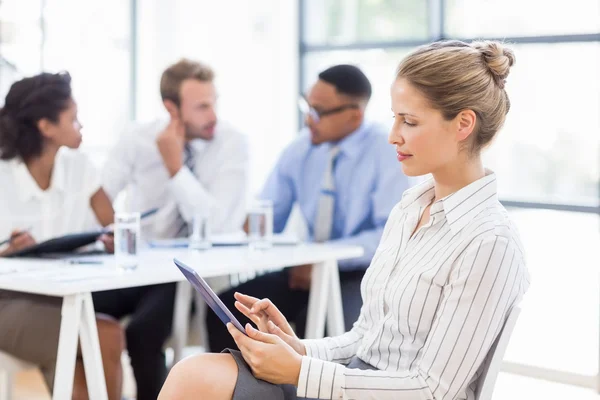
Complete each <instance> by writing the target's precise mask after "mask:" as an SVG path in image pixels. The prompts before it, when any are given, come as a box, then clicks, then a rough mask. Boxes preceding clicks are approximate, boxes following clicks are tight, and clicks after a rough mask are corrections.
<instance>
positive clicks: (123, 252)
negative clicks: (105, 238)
mask: <svg viewBox="0 0 600 400" xmlns="http://www.w3.org/2000/svg"><path fill="white" fill-rule="evenodd" d="M139 241H140V213H138V212H119V213H116V214H115V262H116V264H117V268H118V269H120V270H121V271H133V270H134V269H136V268H137V266H138V262H139V254H138V246H139Z"/></svg>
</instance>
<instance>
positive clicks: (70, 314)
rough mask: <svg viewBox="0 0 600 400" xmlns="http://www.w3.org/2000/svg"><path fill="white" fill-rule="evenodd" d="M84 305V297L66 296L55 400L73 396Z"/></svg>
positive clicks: (59, 345) (67, 398) (57, 365)
mask: <svg viewBox="0 0 600 400" xmlns="http://www.w3.org/2000/svg"><path fill="white" fill-rule="evenodd" d="M82 303H83V296H82V295H72V296H65V297H64V298H63V304H62V313H61V316H62V317H61V321H60V336H59V339H58V354H57V358H56V374H55V376H54V393H53V396H52V398H53V399H54V400H71V396H72V394H73V378H74V376H75V361H76V358H77V342H78V339H79V325H80V322H81V308H82Z"/></svg>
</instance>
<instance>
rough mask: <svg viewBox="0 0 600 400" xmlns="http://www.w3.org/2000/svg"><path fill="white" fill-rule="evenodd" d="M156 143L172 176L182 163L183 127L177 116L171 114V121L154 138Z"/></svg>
mask: <svg viewBox="0 0 600 400" xmlns="http://www.w3.org/2000/svg"><path fill="white" fill-rule="evenodd" d="M156 145H157V147H158V151H159V152H160V155H161V157H162V159H163V164H164V165H165V167H166V168H167V171H169V175H170V176H171V178H172V177H174V176H175V175H176V174H177V173H178V172H179V170H180V169H181V167H182V165H183V148H184V145H185V127H184V124H183V122H182V121H181V120H180V119H179V118H178V117H176V116H174V115H171V122H169V125H167V127H166V128H165V130H164V131H162V132H161V133H160V135H158V138H156Z"/></svg>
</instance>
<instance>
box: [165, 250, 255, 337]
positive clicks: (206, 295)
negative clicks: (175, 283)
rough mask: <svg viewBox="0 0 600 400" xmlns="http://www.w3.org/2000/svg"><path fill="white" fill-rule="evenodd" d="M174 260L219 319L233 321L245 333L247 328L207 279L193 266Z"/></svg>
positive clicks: (225, 321) (225, 322)
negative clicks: (209, 284)
mask: <svg viewBox="0 0 600 400" xmlns="http://www.w3.org/2000/svg"><path fill="white" fill-rule="evenodd" d="M173 262H175V265H176V266H177V268H179V270H180V271H181V272H182V273H183V275H184V276H185V278H186V279H187V280H188V281H189V282H190V283H191V284H192V286H194V289H196V291H197V292H198V293H200V295H201V296H202V298H203V299H204V301H205V302H206V304H208V306H209V307H210V308H211V309H212V310H213V311H214V312H215V313H216V314H217V316H218V317H219V319H220V320H221V321H223V323H224V324H227V323H228V322H231V323H232V324H233V326H235V327H236V328H237V329H238V330H239V331H240V332H242V333H243V334H244V335H245V334H246V330H245V329H244V327H243V326H242V324H240V322H239V321H238V320H237V318H235V316H234V315H233V314H232V313H231V311H229V309H228V308H227V307H226V306H225V304H223V302H222V301H221V299H219V296H217V295H216V293H215V292H214V291H213V290H212V289H211V288H210V286H208V284H207V283H206V281H205V280H204V279H202V277H201V276H200V275H198V273H197V272H196V271H194V270H193V269H192V268H190V267H188V266H187V265H185V264H184V263H182V262H181V261H179V260H177V259H174V260H173Z"/></svg>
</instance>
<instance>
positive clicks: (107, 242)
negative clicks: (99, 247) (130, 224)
mask: <svg viewBox="0 0 600 400" xmlns="http://www.w3.org/2000/svg"><path fill="white" fill-rule="evenodd" d="M98 240H99V241H101V242H102V244H104V250H105V251H106V252H107V253H110V254H113V253H114V252H115V236H114V235H113V234H108V233H105V234H103V235H102V236H100V237H99V238H98Z"/></svg>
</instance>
